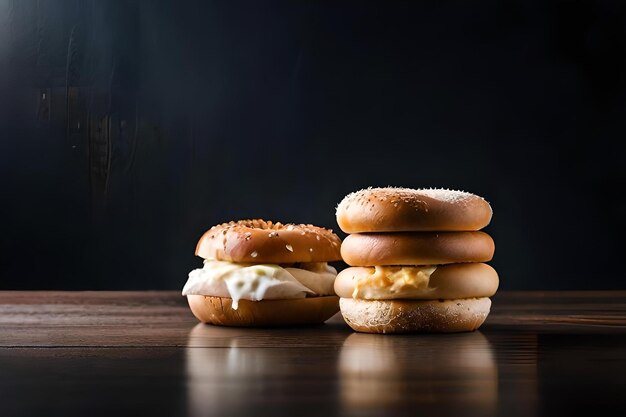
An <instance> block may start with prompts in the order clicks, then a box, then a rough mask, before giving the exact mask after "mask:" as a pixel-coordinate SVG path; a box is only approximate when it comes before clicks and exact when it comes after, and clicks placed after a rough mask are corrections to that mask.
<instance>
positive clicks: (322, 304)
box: [187, 295, 339, 327]
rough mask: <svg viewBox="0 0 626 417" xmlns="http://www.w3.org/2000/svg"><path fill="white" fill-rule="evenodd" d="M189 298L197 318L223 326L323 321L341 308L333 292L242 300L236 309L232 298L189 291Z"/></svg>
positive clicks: (279, 324)
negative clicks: (195, 293)
mask: <svg viewBox="0 0 626 417" xmlns="http://www.w3.org/2000/svg"><path fill="white" fill-rule="evenodd" d="M187 301H188V302H189V307H190V308H191V311H192V312H193V314H194V316H196V318H197V319H198V320H200V321H201V322H203V323H208V324H216V325H220V326H240V327H270V326H272V327H275V326H292V325H301V324H321V323H323V322H325V321H326V320H328V319H329V318H331V317H332V316H333V315H335V313H337V312H338V311H339V297H337V296H334V295H331V296H320V297H307V298H298V299H291V300H261V301H249V300H239V306H238V308H237V310H234V309H233V308H232V301H233V300H232V298H224V297H210V296H204V295H188V296H187Z"/></svg>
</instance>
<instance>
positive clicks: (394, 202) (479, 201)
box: [337, 187, 492, 233]
mask: <svg viewBox="0 0 626 417" xmlns="http://www.w3.org/2000/svg"><path fill="white" fill-rule="evenodd" d="M491 215H492V211H491V206H490V205H489V203H488V202H487V201H485V200H484V199H483V198H482V197H479V196H477V195H474V194H471V193H466V192H463V191H454V190H444V189H411V188H395V187H385V188H368V189H364V190H360V191H357V192H354V193H352V194H349V195H347V196H346V197H345V198H344V199H343V200H342V201H341V202H340V203H339V205H338V207H337V223H338V224H339V227H340V228H341V230H343V231H344V232H346V233H365V232H420V231H474V230H480V229H482V228H483V227H485V226H487V225H488V224H489V222H490V221H491Z"/></svg>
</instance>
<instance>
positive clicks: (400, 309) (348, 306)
mask: <svg viewBox="0 0 626 417" xmlns="http://www.w3.org/2000/svg"><path fill="white" fill-rule="evenodd" d="M339 305H340V306H341V314H342V315H343V318H344V320H345V321H346V323H348V325H349V326H350V327H352V329H354V330H356V331H357V332H366V333H412V332H440V333H449V332H466V331H472V330H476V329H478V328H479V327H480V325H481V324H483V322H484V321H485V319H486V318H487V315H488V314H489V309H490V308H491V300H490V299H489V298H486V297H485V298H467V299H457V300H434V301H431V300H428V301H415V300H358V299H353V298H341V299H340V300H339Z"/></svg>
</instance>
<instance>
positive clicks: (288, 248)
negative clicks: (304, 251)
mask: <svg viewBox="0 0 626 417" xmlns="http://www.w3.org/2000/svg"><path fill="white" fill-rule="evenodd" d="M285 247H286V248H287V250H288V251H289V252H293V246H291V245H289V244H288V245H285Z"/></svg>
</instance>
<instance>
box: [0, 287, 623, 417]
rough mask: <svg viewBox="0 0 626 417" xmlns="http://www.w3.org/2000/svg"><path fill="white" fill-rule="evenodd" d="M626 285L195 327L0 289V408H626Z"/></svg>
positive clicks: (171, 412) (179, 309)
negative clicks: (418, 317) (468, 304)
mask: <svg viewBox="0 0 626 417" xmlns="http://www.w3.org/2000/svg"><path fill="white" fill-rule="evenodd" d="M624 389H626V292H508V293H501V294H498V295H497V296H496V297H495V298H494V304H493V310H492V314H491V315H490V316H489V318H488V320H487V322H486V323H485V325H484V326H483V327H482V328H481V330H480V331H478V332H474V333H464V334H452V335H396V336H380V335H368V334H357V333H354V332H352V331H351V330H350V329H349V328H348V327H347V326H346V325H345V323H343V320H342V319H341V317H340V316H335V317H333V318H332V319H331V320H329V321H328V322H327V323H326V324H324V325H322V326H313V327H299V328H284V329H240V328H225V327H213V326H207V325H203V324H198V323H197V321H196V319H195V318H194V317H193V316H192V315H191V313H190V312H189V309H188V307H187V305H186V301H185V299H184V298H183V297H181V296H180V295H179V293H178V292H0V397H1V398H2V400H1V401H0V416H30V415H33V416H35V415H36V416H44V415H45V416H55V415H59V416H61V415H63V416H74V415H76V416H79V415H80V416H93V415H118V416H119V415H150V416H160V415H163V416H179V415H181V416H182V415H189V416H248V415H295V414H300V415H316V416H318V415H347V416H352V415H354V416H357V415H359V416H360V415H372V416H374V415H443V416H447V415H459V414H461V415H463V416H464V417H465V416H492V415H493V416H495V415H506V416H516V415H580V414H581V413H586V414H590V415H599V414H602V413H605V414H609V413H611V414H613V415H624V413H625V412H626V400H625V399H624V395H623V392H624Z"/></svg>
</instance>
